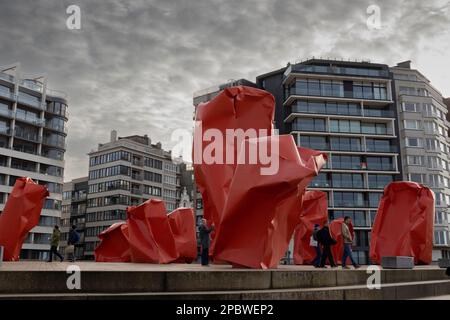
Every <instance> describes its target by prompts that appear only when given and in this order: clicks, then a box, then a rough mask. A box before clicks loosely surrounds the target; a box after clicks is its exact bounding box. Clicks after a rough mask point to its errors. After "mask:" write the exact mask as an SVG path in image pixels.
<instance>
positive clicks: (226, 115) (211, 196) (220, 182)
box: [193, 86, 275, 251]
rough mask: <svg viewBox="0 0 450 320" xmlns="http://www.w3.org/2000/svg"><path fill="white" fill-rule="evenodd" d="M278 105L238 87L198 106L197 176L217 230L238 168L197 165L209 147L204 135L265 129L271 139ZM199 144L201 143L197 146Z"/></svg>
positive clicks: (262, 93) (269, 97)
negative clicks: (205, 133)
mask: <svg viewBox="0 0 450 320" xmlns="http://www.w3.org/2000/svg"><path fill="white" fill-rule="evenodd" d="M274 105H275V100H274V98H273V96H272V95H271V94H270V93H269V92H267V91H264V90H260V89H255V88H250V87H244V86H238V87H232V88H226V89H225V90H223V91H222V92H221V93H220V94H219V95H218V96H217V97H215V98H214V99H212V100H211V101H209V102H207V103H202V104H200V105H199V106H197V110H196V121H198V122H201V124H202V128H201V129H200V128H199V127H197V126H196V128H195V130H194V146H193V158H194V175H195V181H196V184H197V187H198V189H199V190H200V192H201V193H202V200H203V215H204V218H206V219H207V220H208V221H209V223H211V222H212V223H214V224H215V227H216V230H217V228H218V226H219V224H220V221H221V219H222V215H223V210H224V207H225V202H226V199H227V197H228V193H229V188H230V185H231V181H232V179H233V176H234V172H235V170H236V164H235V163H231V164H226V163H225V162H226V161H223V162H224V164H215V163H214V164H205V162H204V161H197V160H196V159H197V158H198V157H199V156H200V157H202V155H203V150H205V148H206V147H207V146H208V144H209V142H207V141H203V139H202V138H201V137H202V135H203V132H205V131H207V130H209V129H213V130H218V131H220V132H221V133H222V135H223V136H225V135H226V130H227V129H242V130H244V131H246V130H247V129H257V130H259V129H265V130H266V131H267V134H266V135H271V130H272V127H273V126H272V121H273V117H274V110H275V109H274ZM259 133H260V132H258V137H259V136H260V135H259ZM196 141H201V143H197V144H196ZM238 148H240V146H237V143H236V144H235V145H234V150H233V157H234V159H236V158H237V153H238ZM199 162H201V163H199ZM215 234H216V232H215V233H214V237H212V242H211V248H210V249H211V251H213V249H214V245H215Z"/></svg>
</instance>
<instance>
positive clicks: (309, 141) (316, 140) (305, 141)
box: [300, 135, 328, 150]
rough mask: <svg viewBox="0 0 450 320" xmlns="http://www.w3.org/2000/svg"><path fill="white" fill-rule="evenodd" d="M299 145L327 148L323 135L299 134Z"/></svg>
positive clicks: (319, 148)
mask: <svg viewBox="0 0 450 320" xmlns="http://www.w3.org/2000/svg"><path fill="white" fill-rule="evenodd" d="M300 146H302V147H305V148H310V149H315V150H327V149H328V144H327V141H326V138H325V137H317V136H303V135H301V136H300Z"/></svg>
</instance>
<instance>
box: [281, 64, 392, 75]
mask: <svg viewBox="0 0 450 320" xmlns="http://www.w3.org/2000/svg"><path fill="white" fill-rule="evenodd" d="M292 72H304V73H327V74H329V73H331V74H336V75H349V76H362V77H377V78H378V77H382V78H388V77H389V71H388V70H381V69H368V68H351V67H338V66H331V67H330V66H318V65H306V64H299V65H291V66H289V67H288V68H287V69H286V71H285V73H284V76H285V77H287V76H288V75H289V74H290V73H292Z"/></svg>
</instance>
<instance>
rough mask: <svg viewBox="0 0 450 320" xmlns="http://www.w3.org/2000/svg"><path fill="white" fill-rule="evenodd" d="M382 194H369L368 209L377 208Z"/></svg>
mask: <svg viewBox="0 0 450 320" xmlns="http://www.w3.org/2000/svg"><path fill="white" fill-rule="evenodd" d="M382 196H383V193H381V192H377V193H375V192H369V207H371V208H378V204H379V202H380V199H381V197H382Z"/></svg>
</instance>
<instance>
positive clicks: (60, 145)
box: [42, 137, 66, 149]
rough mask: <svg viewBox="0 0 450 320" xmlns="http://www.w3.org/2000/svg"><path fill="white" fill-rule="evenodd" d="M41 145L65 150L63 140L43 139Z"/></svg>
mask: <svg viewBox="0 0 450 320" xmlns="http://www.w3.org/2000/svg"><path fill="white" fill-rule="evenodd" d="M42 143H44V144H46V145H49V146H53V147H58V148H61V149H65V148H66V143H65V141H64V140H60V139H54V138H51V137H44V139H43V141H42Z"/></svg>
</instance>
